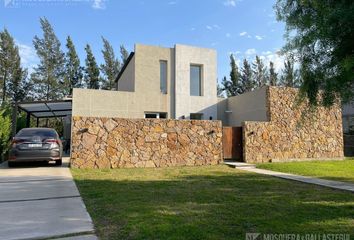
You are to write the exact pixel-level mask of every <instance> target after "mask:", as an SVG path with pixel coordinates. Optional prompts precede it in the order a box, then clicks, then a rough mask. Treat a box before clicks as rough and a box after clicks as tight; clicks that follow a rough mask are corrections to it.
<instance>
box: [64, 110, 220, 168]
mask: <svg viewBox="0 0 354 240" xmlns="http://www.w3.org/2000/svg"><path fill="white" fill-rule="evenodd" d="M71 151H72V152H71V166H72V167H76V168H134V167H167V166H197V165H211V164H218V163H220V162H221V161H222V160H223V159H222V126H221V122H220V121H198V120H162V119H123V118H98V117H78V116H74V117H73V129H72V147H71Z"/></svg>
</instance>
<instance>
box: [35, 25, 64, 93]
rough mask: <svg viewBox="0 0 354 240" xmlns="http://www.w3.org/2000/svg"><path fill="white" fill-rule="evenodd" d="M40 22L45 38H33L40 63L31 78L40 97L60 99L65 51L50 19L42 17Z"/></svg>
mask: <svg viewBox="0 0 354 240" xmlns="http://www.w3.org/2000/svg"><path fill="white" fill-rule="evenodd" d="M40 23H41V28H42V30H43V38H40V37H38V36H35V37H34V39H33V45H34V48H35V49H36V52H37V55H38V58H39V60H40V63H39V64H38V66H37V67H35V68H34V72H33V73H32V74H31V79H32V80H33V82H34V84H35V87H36V92H37V95H38V96H37V97H38V98H39V99H46V100H55V99H60V98H61V97H62V96H63V88H62V87H63V86H62V84H63V83H64V53H63V52H62V50H61V49H60V46H61V44H60V41H59V39H58V38H57V36H56V35H55V33H54V30H53V27H52V26H51V24H50V23H49V21H48V20H47V19H46V18H41V19H40Z"/></svg>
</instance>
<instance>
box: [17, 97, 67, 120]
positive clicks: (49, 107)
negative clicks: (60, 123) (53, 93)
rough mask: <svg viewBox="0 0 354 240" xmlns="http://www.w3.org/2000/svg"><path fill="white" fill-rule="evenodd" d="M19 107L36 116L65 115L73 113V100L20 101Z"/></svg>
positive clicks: (51, 116)
mask: <svg viewBox="0 0 354 240" xmlns="http://www.w3.org/2000/svg"><path fill="white" fill-rule="evenodd" d="M17 107H18V108H19V109H20V110H23V111H25V112H26V113H27V114H30V115H32V116H33V117H35V118H53V117H65V116H68V115H71V112H72V100H71V99H67V100H56V101H34V102H20V103H18V104H17Z"/></svg>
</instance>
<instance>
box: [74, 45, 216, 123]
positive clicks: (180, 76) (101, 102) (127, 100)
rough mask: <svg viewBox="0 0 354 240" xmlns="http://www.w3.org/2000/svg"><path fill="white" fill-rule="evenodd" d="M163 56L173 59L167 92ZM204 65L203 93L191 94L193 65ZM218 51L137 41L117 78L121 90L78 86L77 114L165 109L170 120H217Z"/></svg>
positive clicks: (132, 113) (116, 114)
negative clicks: (197, 115)
mask: <svg viewBox="0 0 354 240" xmlns="http://www.w3.org/2000/svg"><path fill="white" fill-rule="evenodd" d="M160 61H164V62H166V63H167V91H166V93H163V92H161V89H160ZM191 65H199V66H201V69H202V74H201V75H202V79H201V82H202V96H190V67H191ZM216 65H217V62H216V51H215V50H213V49H206V48H198V47H191V46H185V45H180V44H177V45H176V46H175V47H174V48H163V47H157V46H148V45H142V44H136V45H135V49H134V53H133V55H132V57H131V59H130V60H129V61H128V63H127V65H126V66H125V67H124V70H123V72H122V73H121V74H120V75H119V76H118V78H117V84H116V86H117V90H118V91H102V90H100V91H97V90H87V89H85V90H84V89H74V93H73V98H74V101H73V116H92V117H97V116H100V117H124V118H144V116H145V113H164V114H167V118H170V119H182V118H185V119H189V118H190V114H191V113H201V114H203V116H202V119H204V120H209V119H210V118H212V119H214V120H215V119H217V96H216V95H217V94H216V79H217V76H216Z"/></svg>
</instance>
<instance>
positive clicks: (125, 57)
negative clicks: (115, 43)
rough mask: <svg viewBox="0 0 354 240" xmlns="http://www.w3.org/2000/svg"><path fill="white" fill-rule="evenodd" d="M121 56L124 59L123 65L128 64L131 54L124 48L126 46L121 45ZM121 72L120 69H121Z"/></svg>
mask: <svg viewBox="0 0 354 240" xmlns="http://www.w3.org/2000/svg"><path fill="white" fill-rule="evenodd" d="M120 56H121V59H122V62H123V64H125V63H126V61H127V60H128V57H129V52H128V50H127V49H126V48H125V47H124V45H120ZM119 70H120V69H119Z"/></svg>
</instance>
